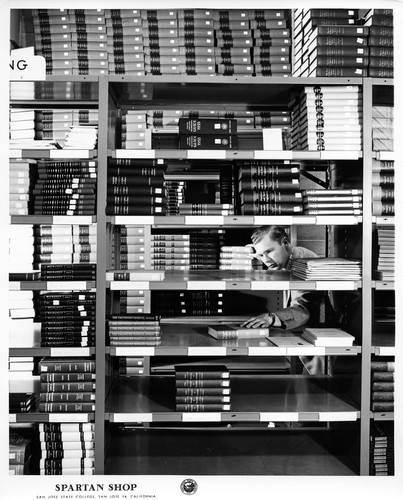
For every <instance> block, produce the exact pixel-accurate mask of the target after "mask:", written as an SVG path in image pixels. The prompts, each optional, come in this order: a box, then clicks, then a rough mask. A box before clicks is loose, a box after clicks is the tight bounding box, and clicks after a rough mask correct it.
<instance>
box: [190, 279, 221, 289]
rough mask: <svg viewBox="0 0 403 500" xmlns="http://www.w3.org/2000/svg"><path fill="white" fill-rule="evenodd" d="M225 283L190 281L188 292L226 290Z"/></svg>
mask: <svg viewBox="0 0 403 500" xmlns="http://www.w3.org/2000/svg"><path fill="white" fill-rule="evenodd" d="M225 286H226V285H225V281H188V282H187V289H188V290H225Z"/></svg>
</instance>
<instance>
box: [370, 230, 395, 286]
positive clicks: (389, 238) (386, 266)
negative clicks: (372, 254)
mask: <svg viewBox="0 0 403 500" xmlns="http://www.w3.org/2000/svg"><path fill="white" fill-rule="evenodd" d="M376 232H377V239H378V263H377V267H376V272H375V277H376V279H380V280H382V281H394V279H395V228H394V227H393V226H385V227H383V226H382V227H381V226H379V227H377V229H376Z"/></svg>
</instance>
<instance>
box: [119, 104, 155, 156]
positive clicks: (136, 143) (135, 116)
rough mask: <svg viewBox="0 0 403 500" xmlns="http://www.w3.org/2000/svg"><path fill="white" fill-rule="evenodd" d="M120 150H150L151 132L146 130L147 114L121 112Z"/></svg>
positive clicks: (131, 111) (129, 111)
mask: <svg viewBox="0 0 403 500" xmlns="http://www.w3.org/2000/svg"><path fill="white" fill-rule="evenodd" d="M120 141H121V144H120V147H121V148H122V149H151V131H150V130H149V129H147V114H146V113H144V112H143V113H140V112H139V111H134V110H131V109H128V110H125V111H123V112H122V123H121V130H120Z"/></svg>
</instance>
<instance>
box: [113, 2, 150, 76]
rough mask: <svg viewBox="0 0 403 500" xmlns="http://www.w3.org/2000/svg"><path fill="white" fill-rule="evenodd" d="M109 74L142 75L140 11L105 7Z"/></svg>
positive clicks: (142, 56) (142, 54)
mask: <svg viewBox="0 0 403 500" xmlns="http://www.w3.org/2000/svg"><path fill="white" fill-rule="evenodd" d="M105 23H106V37H107V52H108V72H109V74H112V75H114V74H116V75H119V74H125V75H135V76H143V75H144V45H143V30H142V20H141V17H140V11H139V10H136V9H105Z"/></svg>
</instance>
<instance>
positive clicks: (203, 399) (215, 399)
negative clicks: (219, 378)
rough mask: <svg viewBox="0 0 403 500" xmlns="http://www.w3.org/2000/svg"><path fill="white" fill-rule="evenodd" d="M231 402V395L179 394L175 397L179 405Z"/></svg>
mask: <svg viewBox="0 0 403 500" xmlns="http://www.w3.org/2000/svg"><path fill="white" fill-rule="evenodd" d="M230 402H231V396H218V395H216V396H214V395H209V396H207V395H206V396H178V395H176V397H175V403H176V405H177V407H178V405H210V404H220V403H227V404H229V403H230Z"/></svg>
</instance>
